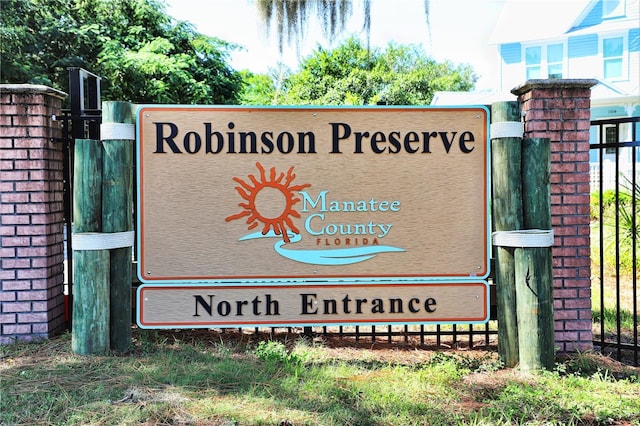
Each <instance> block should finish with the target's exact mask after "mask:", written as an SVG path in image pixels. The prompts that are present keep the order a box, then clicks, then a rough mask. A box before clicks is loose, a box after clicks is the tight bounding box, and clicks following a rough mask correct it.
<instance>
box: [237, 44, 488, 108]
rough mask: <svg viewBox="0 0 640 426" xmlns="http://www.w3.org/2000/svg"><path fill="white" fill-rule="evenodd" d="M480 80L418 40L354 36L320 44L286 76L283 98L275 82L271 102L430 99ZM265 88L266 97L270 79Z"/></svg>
mask: <svg viewBox="0 0 640 426" xmlns="http://www.w3.org/2000/svg"><path fill="white" fill-rule="evenodd" d="M476 80H477V77H476V75H475V74H474V73H473V70H472V68H471V67H470V66H468V65H459V66H454V65H453V64H452V63H450V62H442V63H438V62H436V61H435V60H433V59H432V58H430V57H428V56H427V55H426V53H425V52H424V50H422V49H421V48H420V47H418V46H415V45H397V44H394V43H390V44H389V45H388V46H387V48H386V49H384V50H381V49H369V48H367V47H365V46H364V45H363V43H362V42H361V41H360V40H359V39H357V38H354V37H352V38H349V39H347V40H346V41H345V42H343V43H342V44H341V45H339V46H338V47H337V48H335V49H333V50H326V49H324V48H322V47H318V48H317V49H316V50H315V51H314V52H313V53H312V54H311V55H310V56H309V57H307V58H306V59H305V60H303V62H302V63H301V65H300V71H299V72H297V73H293V74H290V75H288V76H285V77H284V78H283V80H282V87H281V88H280V90H279V95H278V97H277V99H275V93H276V90H275V87H276V86H275V85H272V86H271V89H272V92H271V93H272V95H273V96H272V97H271V102H270V103H276V104H280V105H286V104H289V105H375V104H377V103H385V104H388V105H428V104H429V103H430V102H431V99H432V98H433V95H434V93H435V92H437V91H443V90H447V91H469V90H471V89H473V88H474V85H475V82H476ZM247 90H251V88H250V87H249V88H248V89H247ZM261 90H262V95H263V97H262V99H265V97H264V94H265V86H264V85H263V86H262V87H261ZM246 99H249V96H245V100H246Z"/></svg>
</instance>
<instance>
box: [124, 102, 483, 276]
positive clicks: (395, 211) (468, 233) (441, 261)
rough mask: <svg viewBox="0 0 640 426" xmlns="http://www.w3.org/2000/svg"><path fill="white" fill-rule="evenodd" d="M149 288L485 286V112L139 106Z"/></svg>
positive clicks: (143, 253) (141, 213) (141, 214)
mask: <svg viewBox="0 0 640 426" xmlns="http://www.w3.org/2000/svg"><path fill="white" fill-rule="evenodd" d="M137 126H138V127H137V131H138V152H137V154H138V196H139V199H138V200H139V201H138V249H139V276H140V279H141V281H143V282H149V283H150V282H155V283H162V282H198V281H206V282H217V283H229V282H238V281H252V282H263V283H268V282H282V281H286V282H291V281H295V282H309V281H313V280H318V281H338V280H350V281H358V280H361V281H366V282H377V281H380V282H388V281H389V280H418V281H421V280H422V281H424V280H433V279H469V278H470V277H471V278H472V279H476V278H484V277H486V276H487V275H488V273H489V215H488V199H489V197H488V191H489V182H488V173H489V167H488V162H489V152H488V151H489V146H488V130H487V129H488V112H487V110H486V108H484V107H470V108H464V107H459V108H458V107H456V108H428V107H427V108H424V107H421V108H411V107H369V108H242V107H197V106H143V107H141V108H139V111H138V117H137Z"/></svg>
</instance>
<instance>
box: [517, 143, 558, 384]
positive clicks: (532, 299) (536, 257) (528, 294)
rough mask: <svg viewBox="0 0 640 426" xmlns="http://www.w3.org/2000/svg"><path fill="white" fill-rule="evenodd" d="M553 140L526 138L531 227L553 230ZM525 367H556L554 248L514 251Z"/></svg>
mask: <svg viewBox="0 0 640 426" xmlns="http://www.w3.org/2000/svg"><path fill="white" fill-rule="evenodd" d="M550 176H551V142H550V140H549V139H547V138H539V139H524V140H523V142H522V203H523V223H524V227H525V228H526V229H540V230H550V229H551V188H550V183H549V179H550ZM515 264H516V294H517V307H518V342H519V353H520V370H522V371H524V372H529V371H536V370H541V369H548V370H550V369H552V368H553V367H554V362H555V353H554V322H553V265H552V255H551V247H522V248H516V249H515Z"/></svg>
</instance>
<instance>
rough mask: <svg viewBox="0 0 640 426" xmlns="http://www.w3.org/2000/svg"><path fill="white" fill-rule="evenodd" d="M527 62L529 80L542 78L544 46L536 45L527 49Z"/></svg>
mask: <svg viewBox="0 0 640 426" xmlns="http://www.w3.org/2000/svg"><path fill="white" fill-rule="evenodd" d="M524 54H525V63H526V64H527V80H530V79H532V78H542V76H541V75H540V66H541V62H542V47H540V46H534V47H527V48H526V49H525V53H524Z"/></svg>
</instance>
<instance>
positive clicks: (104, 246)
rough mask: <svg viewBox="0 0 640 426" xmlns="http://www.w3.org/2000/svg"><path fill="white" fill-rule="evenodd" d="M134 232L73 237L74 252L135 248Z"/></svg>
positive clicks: (97, 233) (86, 233)
mask: <svg viewBox="0 0 640 426" xmlns="http://www.w3.org/2000/svg"><path fill="white" fill-rule="evenodd" d="M134 238H135V232H134V231H124V232H107V233H101V232H81V233H78V234H75V233H74V234H73V235H72V236H71V242H72V245H73V250H112V249H117V248H124V247H133V242H134Z"/></svg>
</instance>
